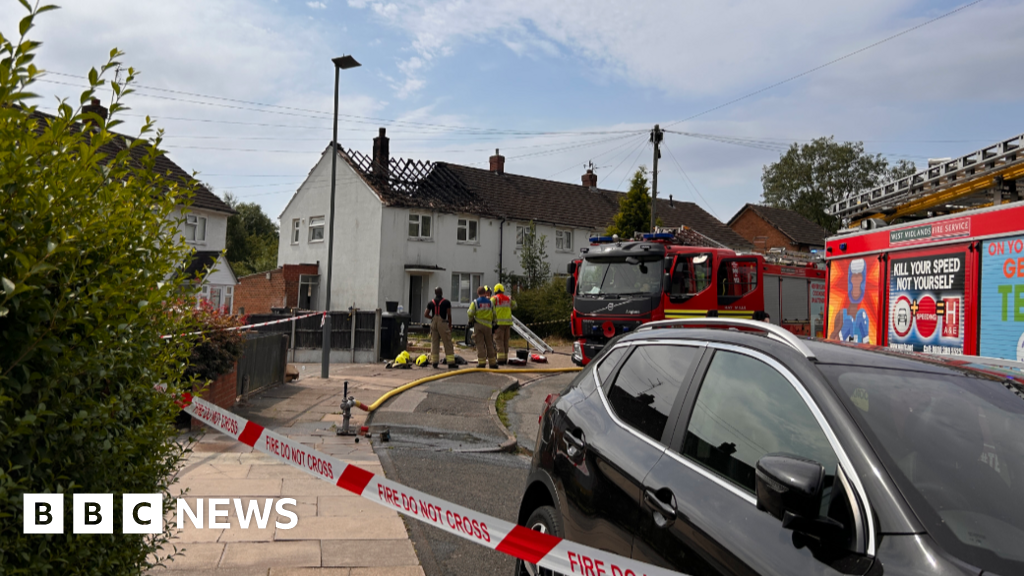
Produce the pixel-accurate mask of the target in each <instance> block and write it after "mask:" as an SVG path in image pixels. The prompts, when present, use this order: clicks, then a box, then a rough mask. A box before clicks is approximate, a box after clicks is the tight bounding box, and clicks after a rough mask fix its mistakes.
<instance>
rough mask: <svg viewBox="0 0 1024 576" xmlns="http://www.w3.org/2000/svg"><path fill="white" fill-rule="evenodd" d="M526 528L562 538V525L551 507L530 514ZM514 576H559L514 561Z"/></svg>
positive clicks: (537, 567)
mask: <svg viewBox="0 0 1024 576" xmlns="http://www.w3.org/2000/svg"><path fill="white" fill-rule="evenodd" d="M526 527H527V528H529V529H530V530H536V531H537V532H542V533H544V534H551V535H552V536H558V537H561V536H562V524H561V523H560V522H559V521H558V512H557V511H555V509H554V507H552V506H541V507H540V508H537V509H536V510H534V511H533V513H532V514H530V519H529V520H527V521H526ZM516 576H561V574H558V573H556V572H552V571H551V570H548V569H547V568H541V567H540V566H537V565H536V564H530V563H529V562H523V561H522V560H519V559H516Z"/></svg>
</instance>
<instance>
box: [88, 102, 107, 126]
mask: <svg viewBox="0 0 1024 576" xmlns="http://www.w3.org/2000/svg"><path fill="white" fill-rule="evenodd" d="M90 112H92V113H93V114H96V115H97V116H99V117H100V118H102V119H103V121H104V122H106V120H107V109H106V108H104V107H103V105H102V104H100V101H99V99H98V98H93V99H92V102H90V103H88V104H86V105H85V106H82V114H83V115H84V114H88V113H90ZM95 122H96V121H95V120H94V119H92V118H86V119H85V123H86V124H88V125H93V124H95Z"/></svg>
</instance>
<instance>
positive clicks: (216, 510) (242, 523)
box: [22, 494, 299, 534]
mask: <svg viewBox="0 0 1024 576" xmlns="http://www.w3.org/2000/svg"><path fill="white" fill-rule="evenodd" d="M121 498H122V504H123V508H122V514H121V533H122V534H160V533H162V532H163V531H164V516H163V509H164V499H163V495H162V494H123V495H122V496H121ZM232 504H233V506H232ZM295 505H296V501H295V499H294V498H279V499H277V501H276V503H275V502H274V499H273V498H266V499H265V500H264V501H263V508H262V509H260V506H259V503H258V502H257V500H256V499H255V498H253V499H251V500H249V506H248V507H247V508H246V507H244V506H242V500H241V499H239V498H231V499H229V498H207V499H206V509H207V511H208V515H206V516H204V515H203V499H202V498H197V499H196V507H195V510H193V509H192V507H191V506H189V503H188V501H187V500H185V499H184V498H178V500H177V507H176V511H177V518H178V530H181V529H183V528H184V527H185V518H186V517H188V519H189V520H190V521H191V523H192V525H193V526H194V527H195V528H199V529H202V528H203V520H204V518H205V519H206V520H207V522H206V526H207V527H208V528H210V529H211V530H220V529H224V528H231V523H230V522H228V521H226V520H221V519H226V518H228V517H229V516H230V515H231V512H232V511H234V512H235V516H236V517H237V518H238V526H239V527H240V528H242V529H243V530H247V529H249V526H250V524H252V523H253V521H254V520H255V524H256V527H257V528H259V529H263V528H266V527H267V525H268V524H269V522H270V510H271V508H273V509H274V511H275V512H277V515H278V516H279V517H284V518H288V519H289V521H288V522H281V520H280V519H278V520H276V521H275V522H274V526H275V527H276V528H279V529H281V530H290V529H292V528H294V527H295V526H296V525H297V524H298V523H299V517H298V516H297V515H296V514H295V512H293V511H292V510H289V509H287V508H285V506H295ZM24 521H25V522H24V527H23V529H22V532H23V533H25V534H63V533H64V495H63V494H25V495H24ZM71 531H72V532H73V533H75V534H113V533H114V495H113V494H74V495H72V514H71Z"/></svg>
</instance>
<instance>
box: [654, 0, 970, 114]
mask: <svg viewBox="0 0 1024 576" xmlns="http://www.w3.org/2000/svg"><path fill="white" fill-rule="evenodd" d="M982 2H984V0H974V1H973V2H969V3H967V4H964V5H962V6H960V7H958V8H954V9H953V10H950V11H949V12H946V13H945V14H942V15H941V16H936V17H935V18H932V19H931V20H928V21H926V22H922V23H920V24H918V25H917V26H911V27H910V28H907V29H906V30H903V31H902V32H897V33H896V34H893V35H892V36H889V37H887V38H883V39H881V40H879V41H877V42H874V43H872V44H868V45H867V46H864V47H863V48H859V49H857V50H854V51H853V52H850V53H849V54H845V55H843V56H840V57H839V58H835V59H833V60H829V61H828V62H825V63H824V64H819V65H817V66H815V67H814V68H811V69H809V70H805V71H803V72H801V73H799V74H796V75H794V76H790V77H789V78H786V79H785V80H780V81H778V82H776V83H774V84H770V85H768V86H765V87H764V88H761V89H758V90H754V91H753V92H750V93H748V94H744V95H743V96H740V97H739V98H734V99H732V100H729V101H728V102H725V103H724V104H719V105H718V106H715V107H714V108H708V109H707V110H705V111H703V112H700V113H698V114H694V115H693V116H688V117H686V118H683V119H682V120H676V121H675V122H670V123H668V124H666V125H665V126H666V127H668V126H675V125H676V124H681V123H683V122H688V121H690V120H693V119H694V118H699V117H701V116H704V115H705V114H710V113H712V112H715V111H716V110H721V109H722V108H725V107H727V106H732V105H733V104H736V103H737V102H741V101H743V100H746V99H747V98H751V97H753V96H757V95H758V94H761V93H762V92H767V91H768V90H771V89H773V88H778V87H779V86H782V85H783V84H788V83H789V82H792V81H794V80H798V79H800V78H803V77H804V76H807V75H808V74H813V73H815V72H817V71H818V70H821V69H822V68H827V67H829V66H831V65H833V64H836V63H838V62H842V61H843V60H846V59H847V58H852V57H854V56H856V55H858V54H860V53H862V52H866V51H868V50H871V49H872V48H875V47H876V46H880V45H882V44H885V43H886V42H889V41H890V40H895V39H897V38H899V37H900V36H904V35H906V34H909V33H911V32H913V31H915V30H919V29H921V28H924V27H925V26H928V25H929V24H934V23H935V22H938V21H939V20H942V19H943V18H948V17H950V16H952V15H954V14H957V13H958V12H961V11H963V10H966V9H968V8H970V7H971V6H974V5H975V4H980V3H982Z"/></svg>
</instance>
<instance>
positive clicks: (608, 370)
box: [597, 346, 629, 390]
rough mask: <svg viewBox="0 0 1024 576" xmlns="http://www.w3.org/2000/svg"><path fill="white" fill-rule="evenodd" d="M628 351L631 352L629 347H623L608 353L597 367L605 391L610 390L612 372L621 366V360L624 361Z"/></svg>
mask: <svg viewBox="0 0 1024 576" xmlns="http://www.w3.org/2000/svg"><path fill="white" fill-rule="evenodd" d="M626 350H629V347H627V346H623V347H621V348H616V349H614V350H612V351H611V352H608V354H606V355H605V357H604V358H602V359H601V363H600V364H598V365H597V378H598V380H600V382H601V386H602V387H603V388H604V389H605V390H608V384H609V381H608V379H609V378H611V375H612V372H614V371H615V366H617V365H618V364H619V360H622V357H623V356H625V354H626Z"/></svg>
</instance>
